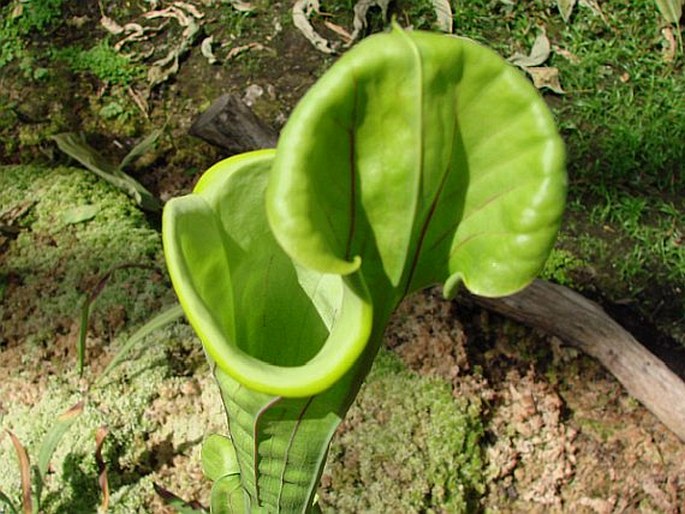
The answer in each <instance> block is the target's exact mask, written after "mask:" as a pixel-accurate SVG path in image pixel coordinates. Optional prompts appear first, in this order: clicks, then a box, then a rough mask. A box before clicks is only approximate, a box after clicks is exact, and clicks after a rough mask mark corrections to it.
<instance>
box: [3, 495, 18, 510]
mask: <svg viewBox="0 0 685 514" xmlns="http://www.w3.org/2000/svg"><path fill="white" fill-rule="evenodd" d="M0 502H2V503H4V504H5V506H6V507H7V508H8V509H9V510H10V512H11V513H12V514H19V511H18V510H17V507H16V506H15V505H14V503H12V500H10V498H9V496H7V495H6V494H5V493H3V492H2V491H0Z"/></svg>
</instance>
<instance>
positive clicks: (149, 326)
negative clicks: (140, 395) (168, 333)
mask: <svg viewBox="0 0 685 514" xmlns="http://www.w3.org/2000/svg"><path fill="white" fill-rule="evenodd" d="M181 316H183V309H181V306H180V305H178V304H176V305H173V306H171V307H169V308H168V309H167V310H165V311H163V312H161V313H159V314H158V315H157V316H155V317H154V318H152V319H151V320H150V321H148V322H147V323H145V325H143V326H142V327H140V328H139V329H138V330H137V331H136V332H135V333H134V334H133V335H132V336H131V337H130V338H129V339H128V341H126V344H124V346H123V347H122V348H121V349H120V350H119V351H118V352H117V354H116V355H115V356H114V358H113V359H112V362H110V363H109V365H108V366H107V368H105V371H103V372H102V375H100V377H99V378H98V380H97V383H99V382H101V381H102V380H103V379H104V378H105V377H106V376H107V375H109V373H111V371H112V370H113V369H114V368H116V367H117V366H118V365H119V364H121V363H122V362H123V361H124V360H125V358H126V355H127V354H128V353H129V352H130V351H131V349H132V348H133V347H134V346H135V345H137V344H138V343H139V342H141V341H142V340H143V339H145V338H146V337H147V336H148V335H149V334H151V333H152V332H154V331H155V330H158V329H160V328H162V327H163V326H165V325H168V324H169V323H171V322H173V321H176V320H177V319H178V318H180V317H181Z"/></svg>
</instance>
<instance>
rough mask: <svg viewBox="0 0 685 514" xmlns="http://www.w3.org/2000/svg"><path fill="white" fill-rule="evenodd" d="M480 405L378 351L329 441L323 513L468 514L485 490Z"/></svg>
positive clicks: (322, 492)
mask: <svg viewBox="0 0 685 514" xmlns="http://www.w3.org/2000/svg"><path fill="white" fill-rule="evenodd" d="M482 436H483V425H482V422H481V419H480V411H479V409H478V407H476V406H474V405H470V404H469V403H468V402H466V401H461V400H458V399H455V398H454V397H453V395H452V388H451V386H450V385H449V384H448V383H447V382H445V381H444V380H441V379H438V378H427V377H422V376H420V375H418V374H416V373H414V372H412V371H410V370H408V369H407V368H406V367H405V366H404V364H402V363H401V361H400V360H399V359H398V358H397V357H396V356H394V355H393V354H391V353H389V352H381V354H380V355H379V357H378V358H377V360H376V363H375V364H374V368H373V370H372V372H371V374H370V375H369V377H368V379H367V382H366V384H365V385H364V387H363V388H362V390H361V393H360V395H359V397H358V398H357V401H356V403H355V405H354V406H353V407H352V408H351V409H350V411H349V413H348V416H347V418H346V420H345V421H344V422H343V425H342V426H341V430H340V433H339V435H338V437H336V438H335V440H334V441H333V444H332V447H331V450H330V457H329V463H328V467H327V471H326V473H325V474H324V478H323V487H322V490H321V497H322V498H321V500H322V507H323V511H324V512H337V513H357V512H447V513H463V512H473V511H474V509H476V507H477V505H478V502H479V499H480V497H481V495H482V494H483V493H484V491H485V479H484V476H483V466H484V464H483V454H482V450H481V448H480V446H479V444H480V441H481V438H482Z"/></svg>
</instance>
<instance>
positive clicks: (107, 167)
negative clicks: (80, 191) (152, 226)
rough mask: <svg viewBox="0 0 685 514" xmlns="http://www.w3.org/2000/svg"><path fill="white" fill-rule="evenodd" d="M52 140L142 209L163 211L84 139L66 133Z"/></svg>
mask: <svg viewBox="0 0 685 514" xmlns="http://www.w3.org/2000/svg"><path fill="white" fill-rule="evenodd" d="M51 138H52V139H53V140H54V141H55V142H56V143H57V146H58V147H59V149H60V150H62V151H63V152H64V153H66V154H67V155H69V156H70V157H73V158H74V159H76V160H77V161H78V162H80V163H81V164H82V165H83V166H85V167H86V168H87V169H89V170H90V171H92V172H93V173H95V174H96V175H97V176H99V177H100V178H102V179H103V180H106V181H107V182H109V183H110V184H112V185H113V186H114V187H116V188H117V189H119V190H121V191H123V192H124V193H126V194H127V195H128V196H130V197H131V198H133V199H134V200H135V202H136V203H137V204H138V205H139V206H140V207H141V208H142V209H144V210H147V211H150V212H159V211H160V210H161V208H162V205H161V203H160V202H159V200H158V199H157V198H156V197H155V196H154V195H153V194H152V193H150V191H148V190H147V189H145V187H144V186H143V185H142V184H141V183H140V182H138V181H137V180H135V179H134V178H133V177H130V176H129V175H127V174H126V173H124V172H123V171H121V170H120V169H119V167H118V166H115V165H114V164H112V163H111V162H108V161H107V160H106V159H104V158H103V157H102V155H100V153H99V152H98V151H97V150H96V149H95V148H93V147H92V146H90V145H89V144H88V143H86V141H85V140H84V139H83V137H81V136H79V135H77V134H74V133H72V132H66V133H63V134H56V135H54V136H51Z"/></svg>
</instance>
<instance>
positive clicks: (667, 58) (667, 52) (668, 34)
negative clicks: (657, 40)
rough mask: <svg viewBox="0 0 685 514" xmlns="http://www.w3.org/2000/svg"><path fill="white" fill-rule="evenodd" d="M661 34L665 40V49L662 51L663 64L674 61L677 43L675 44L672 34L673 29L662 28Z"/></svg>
mask: <svg viewBox="0 0 685 514" xmlns="http://www.w3.org/2000/svg"><path fill="white" fill-rule="evenodd" d="M661 34H662V35H663V36H664V39H665V40H666V44H667V46H666V48H664V50H663V55H664V62H673V61H675V56H676V52H677V51H678V43H676V40H675V36H674V34H673V27H670V26H669V27H664V28H663V29H661Z"/></svg>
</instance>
